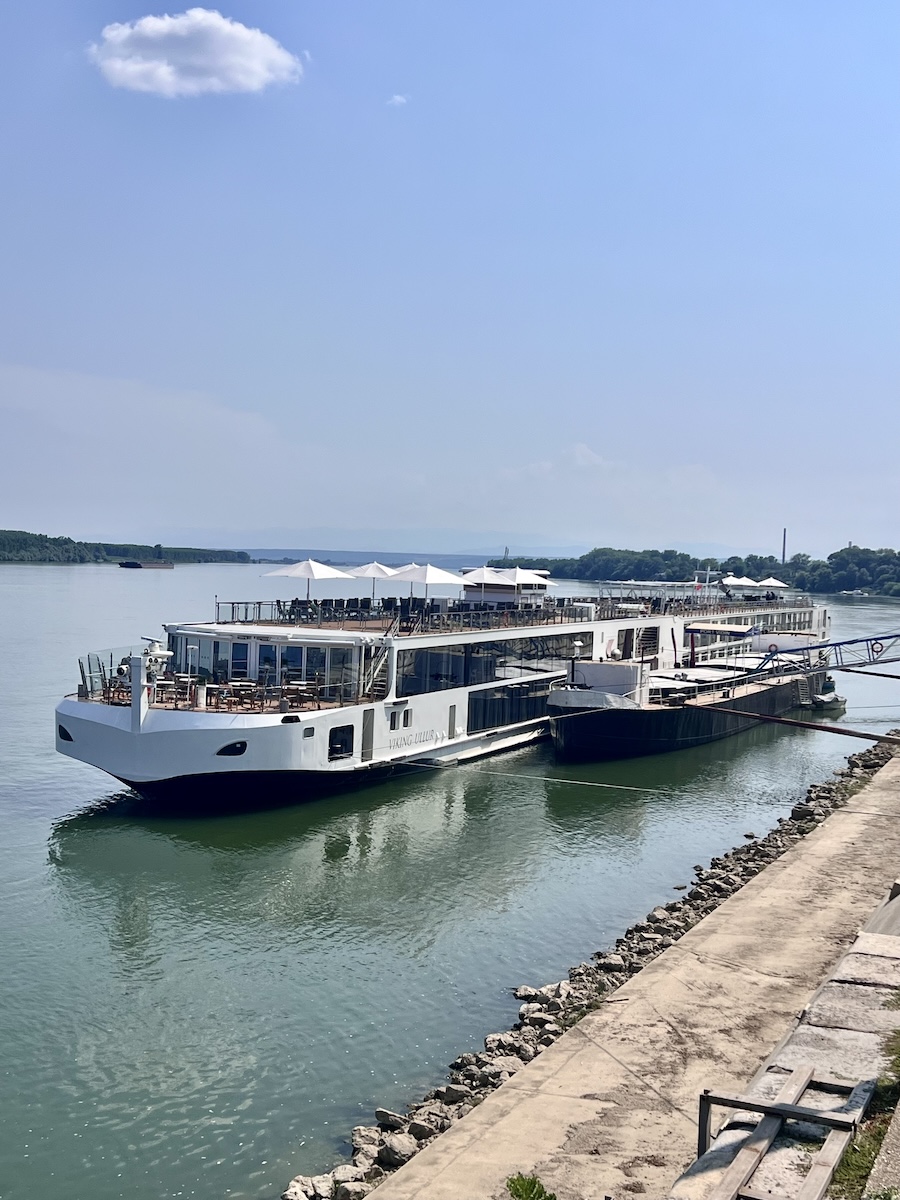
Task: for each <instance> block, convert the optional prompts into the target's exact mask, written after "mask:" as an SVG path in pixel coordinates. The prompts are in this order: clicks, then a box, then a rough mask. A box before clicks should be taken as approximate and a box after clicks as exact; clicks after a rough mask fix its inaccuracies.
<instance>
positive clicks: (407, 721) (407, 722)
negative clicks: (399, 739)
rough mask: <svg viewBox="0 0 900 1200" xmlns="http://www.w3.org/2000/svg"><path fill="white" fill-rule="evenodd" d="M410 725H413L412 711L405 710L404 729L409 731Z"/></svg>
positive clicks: (409, 709)
mask: <svg viewBox="0 0 900 1200" xmlns="http://www.w3.org/2000/svg"><path fill="white" fill-rule="evenodd" d="M410 725H412V709H411V708H404V710H403V728H404V729H409V727H410Z"/></svg>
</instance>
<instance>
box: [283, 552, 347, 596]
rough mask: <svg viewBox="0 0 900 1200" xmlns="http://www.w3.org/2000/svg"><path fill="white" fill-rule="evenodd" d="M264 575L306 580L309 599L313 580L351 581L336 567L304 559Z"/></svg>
mask: <svg viewBox="0 0 900 1200" xmlns="http://www.w3.org/2000/svg"><path fill="white" fill-rule="evenodd" d="M266 575H267V576H268V575H284V576H286V577H287V578H288V579H305V580H306V598H307V600H308V599H309V585H310V582H311V581H312V580H313V579H352V578H353V576H352V575H348V574H347V572H346V571H339V570H338V568H337V567H329V566H328V564H327V563H320V562H317V561H316V560H315V559H314V558H304V559H303V561H302V562H298V563H291V565H290V566H289V567H279V568H278V570H277V571H266Z"/></svg>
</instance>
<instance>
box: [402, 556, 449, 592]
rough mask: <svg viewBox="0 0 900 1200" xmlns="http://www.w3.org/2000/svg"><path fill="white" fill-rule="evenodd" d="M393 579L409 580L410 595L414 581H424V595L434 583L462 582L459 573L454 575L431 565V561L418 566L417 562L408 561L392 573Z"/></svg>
mask: <svg viewBox="0 0 900 1200" xmlns="http://www.w3.org/2000/svg"><path fill="white" fill-rule="evenodd" d="M394 579H402V580H403V581H404V582H405V581H406V580H409V585H410V586H409V593H410V595H412V585H413V584H414V583H424V584H425V595H426V597H427V595H428V589H429V587H431V586H433V585H434V584H441V583H444V584H446V583H455V584H457V585H459V584H461V583H462V582H463V579H462V576H461V575H454V574H453V573H452V572H450V571H445V570H443V568H442V567H433V566H432V565H431V563H424V564H423V565H422V566H419V564H418V563H410V564H409V566H407V567H400V569H399V570H398V571H396V572H395V573H394Z"/></svg>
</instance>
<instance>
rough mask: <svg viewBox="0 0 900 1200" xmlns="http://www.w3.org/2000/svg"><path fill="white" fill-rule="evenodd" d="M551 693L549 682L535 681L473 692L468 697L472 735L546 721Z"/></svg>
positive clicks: (469, 726)
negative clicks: (518, 724) (523, 723)
mask: <svg viewBox="0 0 900 1200" xmlns="http://www.w3.org/2000/svg"><path fill="white" fill-rule="evenodd" d="M549 691H550V684H549V682H548V681H547V680H546V679H534V680H523V681H522V682H521V683H510V684H507V685H506V686H505V687H497V688H484V689H483V690H482V691H479V692H472V693H471V694H470V695H469V718H468V723H467V727H468V731H469V733H480V732H481V731H482V730H484V729H499V728H501V727H502V726H504V725H515V724H517V723H518V722H519V721H532V720H535V719H537V718H539V717H545V716H546V715H547V695H548V693H549Z"/></svg>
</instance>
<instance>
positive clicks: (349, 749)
mask: <svg viewBox="0 0 900 1200" xmlns="http://www.w3.org/2000/svg"><path fill="white" fill-rule="evenodd" d="M352 754H353V726H352V725H336V726H335V728H334V729H332V730H331V731H330V733H329V734H328V758H329V761H332V760H334V759H335V758H350V757H351V755H352Z"/></svg>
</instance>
